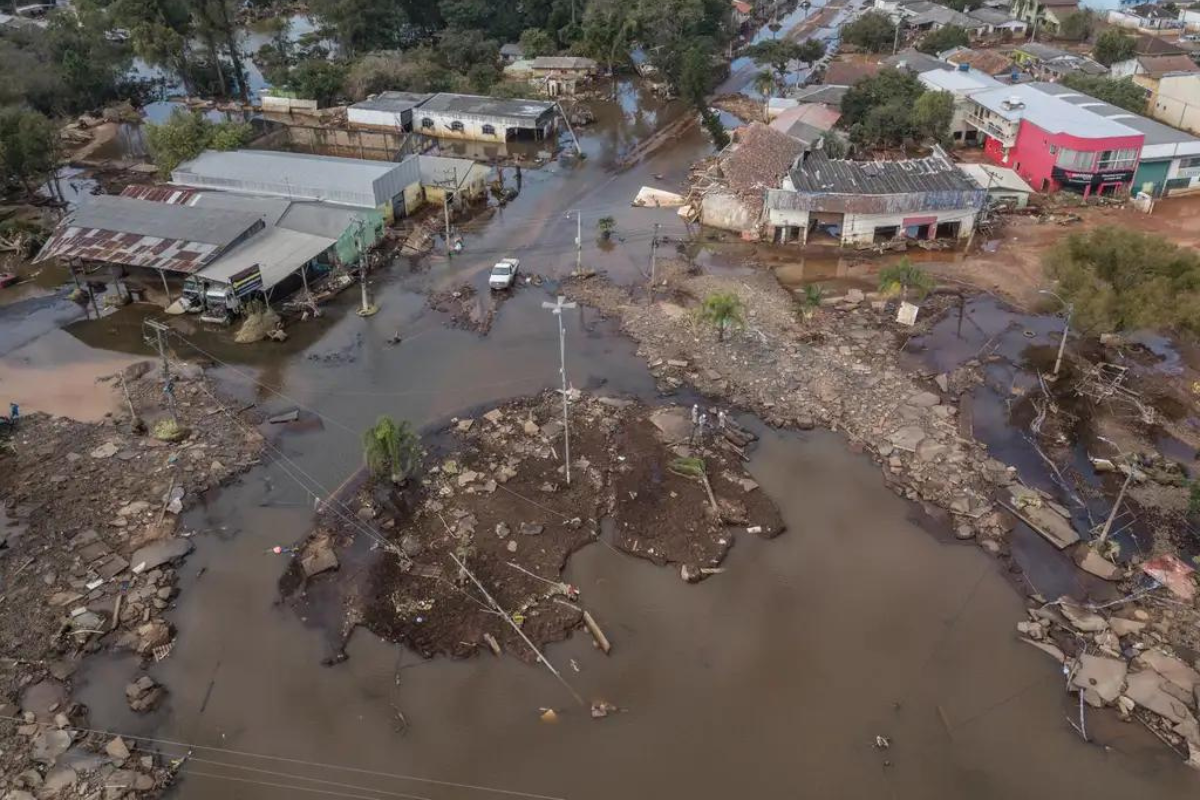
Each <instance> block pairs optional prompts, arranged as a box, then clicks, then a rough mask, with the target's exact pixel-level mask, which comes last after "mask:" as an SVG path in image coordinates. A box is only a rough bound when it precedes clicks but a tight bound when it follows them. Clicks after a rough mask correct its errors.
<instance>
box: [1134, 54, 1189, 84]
mask: <svg viewBox="0 0 1200 800" xmlns="http://www.w3.org/2000/svg"><path fill="white" fill-rule="evenodd" d="M1137 60H1138V64H1140V65H1141V67H1142V69H1143V70H1145V72H1146V74H1147V75H1149V76H1150V77H1152V78H1157V77H1159V76H1161V75H1165V74H1166V73H1168V72H1200V66H1196V62H1195V61H1192V59H1191V57H1190V56H1185V55H1165V56H1137Z"/></svg>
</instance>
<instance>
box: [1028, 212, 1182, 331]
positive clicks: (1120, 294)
mask: <svg viewBox="0 0 1200 800" xmlns="http://www.w3.org/2000/svg"><path fill="white" fill-rule="evenodd" d="M1045 264H1046V268H1047V271H1048V272H1049V273H1050V274H1051V275H1052V276H1053V277H1054V278H1056V279H1057V280H1058V282H1059V289H1058V291H1059V293H1060V294H1062V295H1064V296H1065V297H1066V298H1067V299H1068V300H1069V301H1070V302H1072V303H1074V304H1075V314H1074V318H1075V319H1076V320H1077V321H1078V323H1079V324H1080V326H1081V327H1083V328H1085V329H1091V330H1094V331H1120V330H1133V329H1137V328H1160V329H1174V330H1187V331H1191V332H1192V333H1200V254H1197V253H1196V252H1195V251H1193V250H1190V249H1187V248H1182V247H1179V246H1178V245H1175V244H1173V243H1172V242H1169V241H1168V240H1166V239H1164V238H1162V237H1161V236H1152V235H1148V234H1144V233H1141V232H1139V231H1134V230H1130V229H1128V228H1120V227H1113V226H1106V227H1102V228H1096V229H1094V230H1092V231H1089V232H1087V233H1073V234H1071V235H1070V236H1067V237H1066V238H1065V239H1063V240H1062V241H1060V242H1059V244H1058V245H1057V246H1056V247H1054V249H1052V250H1051V251H1050V252H1049V253H1048V254H1047V256H1046V258H1045Z"/></svg>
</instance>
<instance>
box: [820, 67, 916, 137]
mask: <svg viewBox="0 0 1200 800" xmlns="http://www.w3.org/2000/svg"><path fill="white" fill-rule="evenodd" d="M924 92H925V87H924V86H923V85H922V84H921V81H920V80H919V79H918V78H917V76H916V75H913V74H912V73H910V72H908V71H907V70H897V69H892V68H890V67H889V68H886V69H882V70H880V71H879V72H878V73H877V74H875V75H872V76H869V77H866V78H863V79H862V80H860V81H858V82H857V83H855V84H854V85H853V86H851V87H850V89H849V91H847V92H846V96H845V97H843V98H842V118H841V120H840V123H841V125H842V126H843V127H845V128H846V129H847V130H849V131H850V138H851V139H852V140H853V141H854V142H855V143H857V144H860V145H864V146H872V145H878V144H893V145H895V144H901V143H902V142H904V141H905V140H906V139H909V138H913V137H915V136H917V135H919V131H918V130H917V127H916V124H915V122H914V120H913V114H914V110H915V107H916V103H917V98H919V97H920V96H921V95H922V94H924Z"/></svg>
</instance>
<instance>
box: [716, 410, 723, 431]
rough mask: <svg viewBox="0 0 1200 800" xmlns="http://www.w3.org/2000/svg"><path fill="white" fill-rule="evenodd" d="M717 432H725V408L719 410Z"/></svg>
mask: <svg viewBox="0 0 1200 800" xmlns="http://www.w3.org/2000/svg"><path fill="white" fill-rule="evenodd" d="M717 430H719V431H723V430H725V409H723V408H721V409H718V410H717Z"/></svg>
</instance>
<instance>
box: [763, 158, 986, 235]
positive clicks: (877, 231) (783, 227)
mask: <svg viewBox="0 0 1200 800" xmlns="http://www.w3.org/2000/svg"><path fill="white" fill-rule="evenodd" d="M986 198H987V195H986V192H985V190H984V189H983V188H982V187H981V186H979V185H978V184H977V183H975V181H974V180H972V179H971V178H969V177H968V176H967V175H965V174H964V173H963V172H962V171H961V170H959V169H958V168H957V167H956V166H955V165H954V163H953V162H951V161H950V159H949V158H947V156H946V154H945V153H944V152H942V151H941V149H940V148H936V147H935V148H934V153H933V155H931V156H928V157H926V158H916V159H908V160H905V161H845V160H840V159H833V158H830V157H829V156H828V155H826V154H825V152H824V151H823V150H821V149H819V148H818V149H816V150H813V151H810V152H807V153H805V154H804V156H803V157H802V158H801V160H800V161H799V162H798V163H797V164H796V165H795V167H793V168H792V169H791V170H790V171H789V173H788V175H787V177H786V178H785V179H784V180H783V181H782V182H781V184H780V187H779V188H778V189H771V190H770V191H768V192H767V197H766V202H765V220H764V221H765V225H766V231H767V234H768V235H769V236H770V237H771V238H772V239H773V240H774V241H776V242H799V243H800V244H806V245H807V244H819V243H822V242H828V243H830V244H839V245H843V246H844V245H856V246H862V245H871V244H884V243H888V242H893V241H898V240H906V239H907V240H926V239H958V238H965V237H967V236H970V234H971V231H972V230H974V228H975V222H976V218H977V216H978V214H979V212H980V211H981V210H982V209H983V207H984V204H985V201H986Z"/></svg>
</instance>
